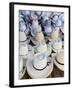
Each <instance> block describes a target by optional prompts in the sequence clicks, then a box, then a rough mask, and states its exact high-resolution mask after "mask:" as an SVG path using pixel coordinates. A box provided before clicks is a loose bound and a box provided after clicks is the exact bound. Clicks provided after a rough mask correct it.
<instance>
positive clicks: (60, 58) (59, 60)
mask: <svg viewBox="0 0 72 90" xmlns="http://www.w3.org/2000/svg"><path fill="white" fill-rule="evenodd" d="M52 58H53V61H54V64H55V65H56V66H57V67H58V68H59V69H60V70H61V71H64V50H63V49H61V50H60V51H58V52H57V53H56V54H52Z"/></svg>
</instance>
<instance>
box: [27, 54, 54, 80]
mask: <svg viewBox="0 0 72 90" xmlns="http://www.w3.org/2000/svg"><path fill="white" fill-rule="evenodd" d="M52 70H53V60H52V59H51V58H50V57H47V56H46V55H45V54H41V53H37V54H35V55H34V58H33V59H29V60H28V61H27V72H28V74H29V76H30V77H31V78H35V79H36V78H46V77H48V76H49V75H50V74H51V72H52Z"/></svg>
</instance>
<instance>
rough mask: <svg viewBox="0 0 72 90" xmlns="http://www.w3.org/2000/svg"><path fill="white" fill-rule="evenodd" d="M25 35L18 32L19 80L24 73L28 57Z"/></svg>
mask: <svg viewBox="0 0 72 90" xmlns="http://www.w3.org/2000/svg"><path fill="white" fill-rule="evenodd" d="M26 39H27V37H26V35H25V33H24V32H23V31H19V57H20V58H19V78H20V79H21V78H22V77H23V76H24V74H25V71H26V61H27V57H28V46H27V43H26Z"/></svg>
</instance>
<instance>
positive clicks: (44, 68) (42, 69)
mask: <svg viewBox="0 0 72 90" xmlns="http://www.w3.org/2000/svg"><path fill="white" fill-rule="evenodd" d="M50 63H51V62H47V65H46V66H45V67H44V68H42V69H38V68H36V67H35V66H34V65H33V64H32V65H33V67H34V69H36V70H38V71H42V70H44V69H45V68H46V67H47V66H49V64H50Z"/></svg>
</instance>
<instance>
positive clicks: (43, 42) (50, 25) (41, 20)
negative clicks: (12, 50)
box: [19, 10, 64, 78]
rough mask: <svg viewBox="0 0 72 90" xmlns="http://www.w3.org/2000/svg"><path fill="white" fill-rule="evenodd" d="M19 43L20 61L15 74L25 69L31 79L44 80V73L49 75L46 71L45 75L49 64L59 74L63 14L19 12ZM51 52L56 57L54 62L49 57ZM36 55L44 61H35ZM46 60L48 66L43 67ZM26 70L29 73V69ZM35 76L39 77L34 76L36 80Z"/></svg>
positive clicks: (62, 64) (61, 59) (62, 47)
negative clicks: (57, 69)
mask: <svg viewBox="0 0 72 90" xmlns="http://www.w3.org/2000/svg"><path fill="white" fill-rule="evenodd" d="M19 43H20V44H19V52H20V53H19V55H20V57H21V59H20V60H19V61H20V63H19V65H20V71H19V72H21V71H22V69H23V68H24V66H25V67H26V68H27V71H28V74H29V75H30V76H31V78H42V77H47V73H49V72H47V69H48V71H49V70H50V69H51V72H52V69H53V60H54V63H55V65H56V66H57V67H58V68H59V69H60V70H62V71H63V70H64V54H61V51H62V53H64V50H63V49H64V44H63V43H64V13H63V12H51V11H30V10H20V11H19ZM52 52H54V53H56V54H55V58H54V57H53V55H52V57H51V54H52ZM37 54H39V55H40V56H41V57H42V55H45V58H44V60H41V61H38V60H37V59H38V55H37ZM59 54H60V55H59ZM61 57H62V58H61ZM48 58H51V60H50V61H51V62H50V61H49V62H50V63H49V65H48V66H47V67H46V64H47V63H46V62H48V60H49V59H48ZM46 59H47V60H46ZM36 60H37V61H36ZM39 60H40V59H39ZM38 62H39V63H38ZM42 63H43V64H42ZM36 66H37V67H38V68H36ZM60 66H61V67H62V68H61V67H60ZM30 67H31V69H32V70H31V69H29V68H30ZM40 67H42V68H40ZM44 67H45V68H44ZM51 67H52V68H51ZM45 71H46V72H45ZM37 72H38V73H39V75H38V76H36V73H37ZM41 72H42V75H41V74H40V73H41ZM43 72H44V73H45V74H44V75H43ZM23 75H24V74H23Z"/></svg>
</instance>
